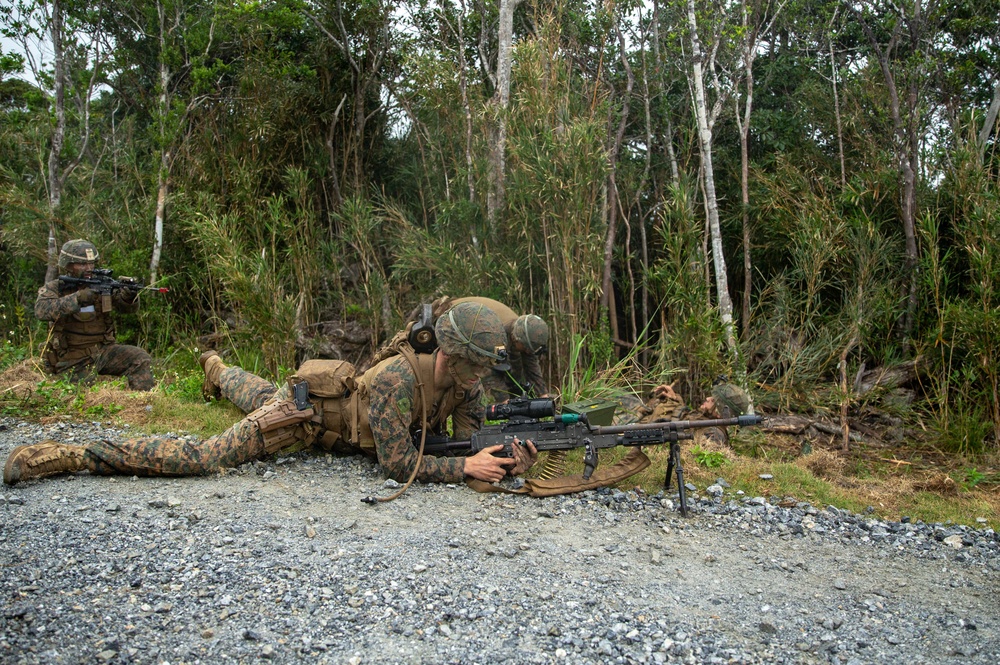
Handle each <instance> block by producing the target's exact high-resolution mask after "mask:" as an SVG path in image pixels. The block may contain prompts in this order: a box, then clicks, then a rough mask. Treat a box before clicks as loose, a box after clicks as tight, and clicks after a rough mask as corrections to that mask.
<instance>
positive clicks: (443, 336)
mask: <svg viewBox="0 0 1000 665" xmlns="http://www.w3.org/2000/svg"><path fill="white" fill-rule="evenodd" d="M434 334H435V335H436V336H437V341H438V347H439V348H440V349H441V350H442V351H444V352H445V353H446V354H448V355H449V356H454V357H457V358H464V359H465V360H468V361H469V362H471V363H473V364H475V365H481V366H484V367H493V368H496V369H503V366H504V365H506V363H507V347H506V344H507V333H506V332H505V331H504V329H503V323H501V322H500V317H499V316H497V315H496V314H495V313H494V312H493V311H492V310H490V309H489V308H487V307H485V306H484V305H480V304H478V303H471V302H464V303H461V304H459V305H456V306H455V307H452V308H451V309H450V310H448V311H447V312H445V313H444V314H443V315H442V316H440V317H439V318H438V320H437V323H436V324H435V326H434ZM508 367H509V366H508Z"/></svg>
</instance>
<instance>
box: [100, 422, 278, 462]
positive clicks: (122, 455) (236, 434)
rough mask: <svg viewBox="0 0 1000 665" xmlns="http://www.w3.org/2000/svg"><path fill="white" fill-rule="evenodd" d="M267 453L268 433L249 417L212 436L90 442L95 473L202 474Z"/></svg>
mask: <svg viewBox="0 0 1000 665" xmlns="http://www.w3.org/2000/svg"><path fill="white" fill-rule="evenodd" d="M263 455H264V437H263V436H262V435H261V433H260V430H259V429H258V428H257V425H256V424H255V423H252V422H250V421H249V420H247V419H246V418H244V419H243V420H241V421H240V422H238V423H236V424H235V425H233V426H232V427H230V428H229V429H227V430H226V431H225V432H223V433H222V434H219V435H218V436H213V437H212V438H211V439H207V440H204V441H199V440H197V439H193V440H188V439H180V438H172V437H166V436H143V437H139V438H136V439H127V440H125V441H121V442H118V443H114V442H111V441H101V442H99V443H96V444H91V445H88V446H87V452H86V454H85V455H84V459H85V460H86V462H87V468H89V469H90V471H91V473H96V474H101V475H113V474H124V475H135V476H202V475H205V474H209V473H212V472H214V471H218V470H219V469H222V468H233V467H237V466H239V465H240V464H243V463H244V462H249V461H251V460H254V459H257V458H259V457H262V456H263Z"/></svg>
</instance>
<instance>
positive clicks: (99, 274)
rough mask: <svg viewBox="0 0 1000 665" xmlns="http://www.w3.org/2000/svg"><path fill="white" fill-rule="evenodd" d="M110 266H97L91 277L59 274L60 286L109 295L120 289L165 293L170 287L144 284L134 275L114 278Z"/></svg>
mask: <svg viewBox="0 0 1000 665" xmlns="http://www.w3.org/2000/svg"><path fill="white" fill-rule="evenodd" d="M112 272H113V271H112V270H111V268H98V269H96V270H94V272H93V274H94V276H93V277H70V276H69V275H59V284H60V286H64V287H65V286H74V287H80V286H86V287H88V288H89V289H90V290H91V291H93V292H94V293H99V294H101V295H110V294H112V293H114V292H115V291H118V290H120V289H128V290H129V291H156V292H158V293H166V292H168V291H169V290H170V289H168V288H167V287H165V286H146V285H144V284H143V283H142V282H140V281H139V280H138V279H136V278H135V277H122V278H121V279H115V278H114V277H112V276H111V273H112Z"/></svg>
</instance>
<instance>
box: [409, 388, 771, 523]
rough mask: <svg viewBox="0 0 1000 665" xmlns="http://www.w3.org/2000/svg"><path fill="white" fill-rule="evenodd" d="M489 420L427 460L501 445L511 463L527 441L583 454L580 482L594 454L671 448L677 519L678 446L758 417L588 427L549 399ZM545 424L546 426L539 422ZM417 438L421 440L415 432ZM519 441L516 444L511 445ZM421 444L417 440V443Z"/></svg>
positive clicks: (504, 407) (431, 448)
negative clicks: (700, 433)
mask: <svg viewBox="0 0 1000 665" xmlns="http://www.w3.org/2000/svg"><path fill="white" fill-rule="evenodd" d="M486 418H487V420H499V421H501V422H499V423H497V424H494V425H486V426H484V427H483V428H482V429H480V430H479V431H478V432H475V433H473V435H472V438H471V439H470V440H468V441H450V440H448V438H447V437H435V436H428V437H427V441H426V443H425V445H424V454H427V455H474V454H476V453H477V452H479V451H480V450H483V449H484V448H489V447H490V446H497V445H502V446H503V450H502V451H500V452H498V453H496V455H498V456H501V457H513V456H514V445H525V444H524V443H523V442H524V441H526V440H529V439H530V440H531V442H532V443H533V444H535V448H536V449H537V450H538V451H539V452H541V451H552V450H571V449H573V448H583V449H584V454H583V465H584V472H583V478H584V479H585V480H589V479H590V476H591V474H593V473H594V469H596V468H597V462H598V451H599V450H601V449H604V448H614V447H616V446H652V445H661V444H664V443H669V444H670V457H669V461H668V462H667V473H666V478H665V480H664V487H665V489H667V490H669V489H670V477H671V476H672V475H674V473H676V475H677V487H678V490H679V494H680V506H681V515H683V516H684V517H687V493H686V488H685V487H684V469H683V468H682V467H681V455H680V441H682V440H685V439H693V438H694V433H693V432H692V431H691V430H695V429H700V428H704V427H730V426H733V425H737V426H740V427H750V426H753V425H759V424H760V423H761V417H760V416H758V415H744V416H738V417H736V418H717V419H712V420H677V421H673V422H663V421H661V422H652V423H644V424H640V425H610V426H600V425H591V424H590V423H589V422H588V421H587V416H586V415H579V414H575V413H562V414H556V412H555V403H554V402H553V401H552V400H551V399H518V400H511V401H510V402H507V403H505V404H493V405H491V406H489V407H488V408H487V410H486ZM543 419H544V420H543ZM416 436H417V437H419V436H420V433H419V432H418V433H417V435H416ZM515 439H517V440H518V444H515V443H514V440H515ZM416 441H418V442H419V438H417V439H416Z"/></svg>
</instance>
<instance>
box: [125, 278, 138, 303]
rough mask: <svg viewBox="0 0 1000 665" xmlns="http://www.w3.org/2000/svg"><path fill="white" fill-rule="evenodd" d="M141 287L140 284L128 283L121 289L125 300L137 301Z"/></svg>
mask: <svg viewBox="0 0 1000 665" xmlns="http://www.w3.org/2000/svg"><path fill="white" fill-rule="evenodd" d="M141 290H142V289H141V287H140V286H139V285H138V284H131V283H126V284H125V286H123V287H122V289H121V299H122V301H124V302H135V299H136V298H137V297H138V296H139V291H141Z"/></svg>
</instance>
